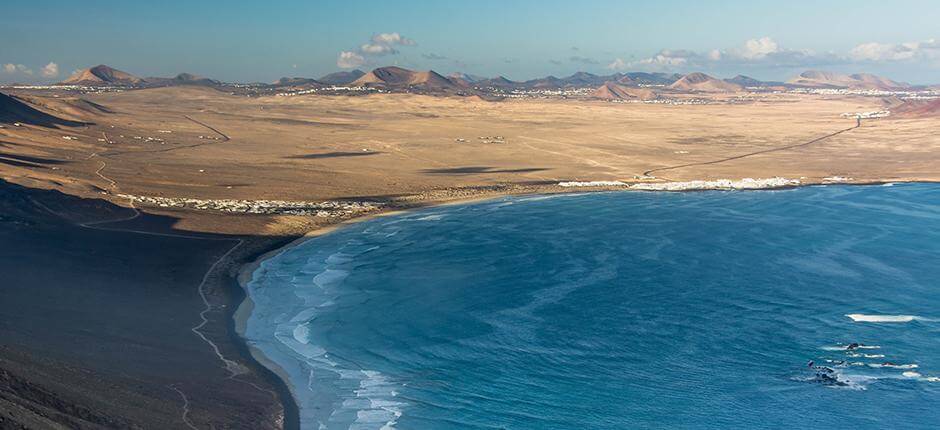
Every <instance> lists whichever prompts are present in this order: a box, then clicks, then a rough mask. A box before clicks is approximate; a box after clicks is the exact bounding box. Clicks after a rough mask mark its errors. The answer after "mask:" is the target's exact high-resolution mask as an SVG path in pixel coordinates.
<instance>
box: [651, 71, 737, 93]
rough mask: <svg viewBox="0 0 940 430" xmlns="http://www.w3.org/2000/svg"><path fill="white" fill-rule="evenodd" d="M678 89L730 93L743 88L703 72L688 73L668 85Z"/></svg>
mask: <svg viewBox="0 0 940 430" xmlns="http://www.w3.org/2000/svg"><path fill="white" fill-rule="evenodd" d="M669 88H670V89H673V90H678V91H702V92H707V93H731V92H735V91H741V90H743V89H744V88H743V87H742V86H740V85H738V84H733V83H731V82H725V81H722V80H720V79H716V78H713V77H711V76H708V75H706V74H704V73H689V74H688V75H685V76H683V77H681V78H679V80H678V81H676V82H674V83H673V84H672V85H670V86H669Z"/></svg>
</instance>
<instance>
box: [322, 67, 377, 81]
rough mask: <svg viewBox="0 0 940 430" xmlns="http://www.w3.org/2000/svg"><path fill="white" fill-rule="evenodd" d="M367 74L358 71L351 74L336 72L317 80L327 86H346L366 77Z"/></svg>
mask: <svg viewBox="0 0 940 430" xmlns="http://www.w3.org/2000/svg"><path fill="white" fill-rule="evenodd" d="M365 74H366V72H363V71H362V70H359V69H356V70H352V71H349V72H346V71H343V72H336V73H330V74H329V75H326V76H323V77H321V78H320V79H317V81H318V82H320V83H322V84H326V85H346V84H348V83H351V82H353V81H355V80H356V79H359V78H361V77H362V75H365Z"/></svg>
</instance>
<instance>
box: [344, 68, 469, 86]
mask: <svg viewBox="0 0 940 430" xmlns="http://www.w3.org/2000/svg"><path fill="white" fill-rule="evenodd" d="M350 85H354V86H370V87H382V88H388V89H407V88H417V89H424V90H447V89H457V88H459V86H458V85H457V84H455V83H454V82H453V81H451V80H450V79H447V78H445V77H443V76H441V75H440V74H438V73H437V72H435V71H433V70H430V71H427V72H415V71H412V70H408V69H403V68H401V67H395V66H391V67H380V68H378V69H375V70H373V71H371V72H369V73H366V74H365V75H363V76H362V77H360V78H359V79H356V80H355V81H353V82H352V84H350Z"/></svg>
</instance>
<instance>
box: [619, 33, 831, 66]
mask: <svg viewBox="0 0 940 430" xmlns="http://www.w3.org/2000/svg"><path fill="white" fill-rule="evenodd" d="M619 61H620V62H619V63H617V62H615V63H616V64H615V63H611V65H610V66H608V68H611V69H617V70H623V69H629V68H638V69H650V70H677V69H686V70H688V69H710V68H720V67H743V66H764V67H810V66H819V65H831V64H838V63H844V62H846V59H845V58H844V57H840V56H838V55H835V54H831V53H827V54H816V53H814V52H813V51H809V50H795V49H787V48H784V47H781V46H780V45H779V44H778V43H777V42H776V41H774V40H773V39H771V38H770V37H761V38H755V39H750V40H747V41H745V42H744V44H743V45H741V46H738V47H734V48H729V49H713V50H711V51H708V52H705V53H698V52H695V51H690V50H686V49H664V50H662V51H660V52H659V53H657V54H656V55H653V56H651V57H648V58H643V59H640V60H636V61H632V62H629V63H624V62H623V61H622V60H619Z"/></svg>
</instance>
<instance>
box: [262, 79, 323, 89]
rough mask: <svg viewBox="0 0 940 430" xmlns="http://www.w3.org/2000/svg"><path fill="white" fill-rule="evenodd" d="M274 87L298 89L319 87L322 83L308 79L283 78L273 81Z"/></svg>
mask: <svg viewBox="0 0 940 430" xmlns="http://www.w3.org/2000/svg"><path fill="white" fill-rule="evenodd" d="M273 85H274V86H277V87H299V86H320V85H322V83H321V82H320V81H318V80H316V79H310V78H298V77H294V78H288V77H284V78H281V79H278V80H276V81H274V84H273Z"/></svg>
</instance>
